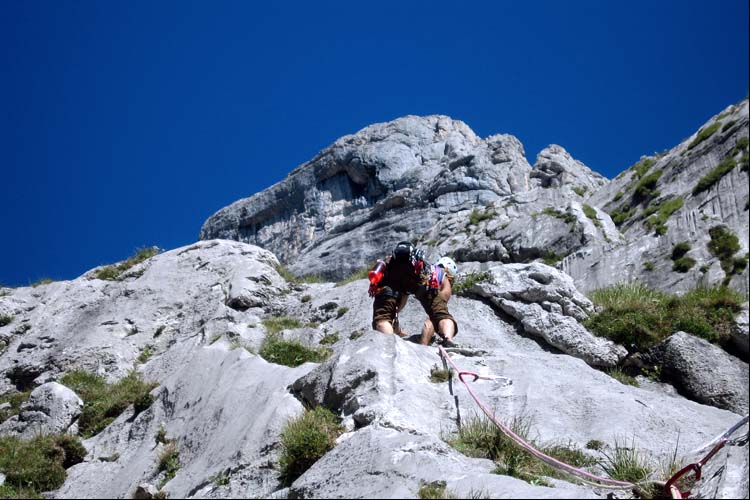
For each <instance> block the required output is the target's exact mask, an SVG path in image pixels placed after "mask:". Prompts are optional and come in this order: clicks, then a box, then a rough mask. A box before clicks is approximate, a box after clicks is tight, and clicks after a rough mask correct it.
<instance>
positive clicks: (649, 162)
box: [631, 158, 656, 179]
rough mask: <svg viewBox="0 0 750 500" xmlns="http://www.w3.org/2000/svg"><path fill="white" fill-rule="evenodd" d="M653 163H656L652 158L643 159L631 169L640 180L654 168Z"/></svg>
mask: <svg viewBox="0 0 750 500" xmlns="http://www.w3.org/2000/svg"><path fill="white" fill-rule="evenodd" d="M655 163H656V161H655V160H653V159H652V158H644V159H643V160H641V161H639V162H638V163H636V164H635V165H633V166H632V167H631V168H632V169H633V170H634V171H635V175H636V177H637V178H638V179H641V178H642V177H643V176H644V175H646V173H647V172H648V171H649V169H650V168H651V167H653V166H654V164H655Z"/></svg>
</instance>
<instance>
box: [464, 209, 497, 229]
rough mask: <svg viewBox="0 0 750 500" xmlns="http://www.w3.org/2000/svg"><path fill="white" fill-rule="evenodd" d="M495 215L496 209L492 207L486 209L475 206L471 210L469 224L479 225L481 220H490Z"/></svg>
mask: <svg viewBox="0 0 750 500" xmlns="http://www.w3.org/2000/svg"><path fill="white" fill-rule="evenodd" d="M494 216H495V211H494V210H492V209H491V208H488V209H486V210H479V209H478V208H475V209H474V210H472V211H471V213H470V214H469V225H470V226H476V225H479V223H480V222H482V221H485V220H490V219H492V218H493V217H494Z"/></svg>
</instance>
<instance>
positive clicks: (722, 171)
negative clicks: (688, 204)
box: [693, 156, 737, 196]
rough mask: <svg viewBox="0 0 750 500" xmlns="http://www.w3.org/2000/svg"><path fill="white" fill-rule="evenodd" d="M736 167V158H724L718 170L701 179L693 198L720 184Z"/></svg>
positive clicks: (717, 167)
mask: <svg viewBox="0 0 750 500" xmlns="http://www.w3.org/2000/svg"><path fill="white" fill-rule="evenodd" d="M736 166H737V162H736V161H735V159H734V158H732V157H731V156H729V157H727V158H724V160H723V161H722V162H721V163H719V165H717V166H716V168H714V169H713V170H711V171H710V172H709V173H707V174H706V175H704V176H703V177H701V178H700V180H699V181H698V184H696V185H695V187H694V188H693V196H695V195H697V194H699V193H702V192H703V191H707V190H708V189H710V188H711V186H713V185H714V184H716V183H717V182H719V181H720V180H721V178H722V177H724V176H725V175H727V174H728V173H729V172H731V171H732V169H733V168H734V167H736Z"/></svg>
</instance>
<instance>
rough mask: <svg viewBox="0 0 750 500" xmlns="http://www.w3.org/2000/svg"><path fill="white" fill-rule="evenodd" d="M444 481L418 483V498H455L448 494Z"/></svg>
mask: <svg viewBox="0 0 750 500" xmlns="http://www.w3.org/2000/svg"><path fill="white" fill-rule="evenodd" d="M446 488H447V485H446V483H445V481H431V482H424V481H420V483H419V498H422V499H444V498H457V497H454V496H453V495H451V494H450V493H448V491H447V490H446Z"/></svg>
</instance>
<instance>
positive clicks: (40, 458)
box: [0, 434, 86, 498]
mask: <svg viewBox="0 0 750 500" xmlns="http://www.w3.org/2000/svg"><path fill="white" fill-rule="evenodd" d="M85 456H86V448H84V447H83V445H82V444H81V442H80V440H79V439H78V438H76V437H74V436H70V435H66V434H63V435H52V434H48V435H39V436H36V437H34V438H33V439H31V440H21V439H19V438H17V437H9V436H5V437H0V472H2V473H3V474H4V475H5V483H4V484H3V485H2V486H0V498H41V493H42V492H45V491H51V490H55V489H57V488H59V487H60V486H62V484H63V483H64V482H65V478H66V472H65V469H66V468H68V467H72V466H73V465H75V464H78V463H81V462H82V461H83V459H84V457H85Z"/></svg>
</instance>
